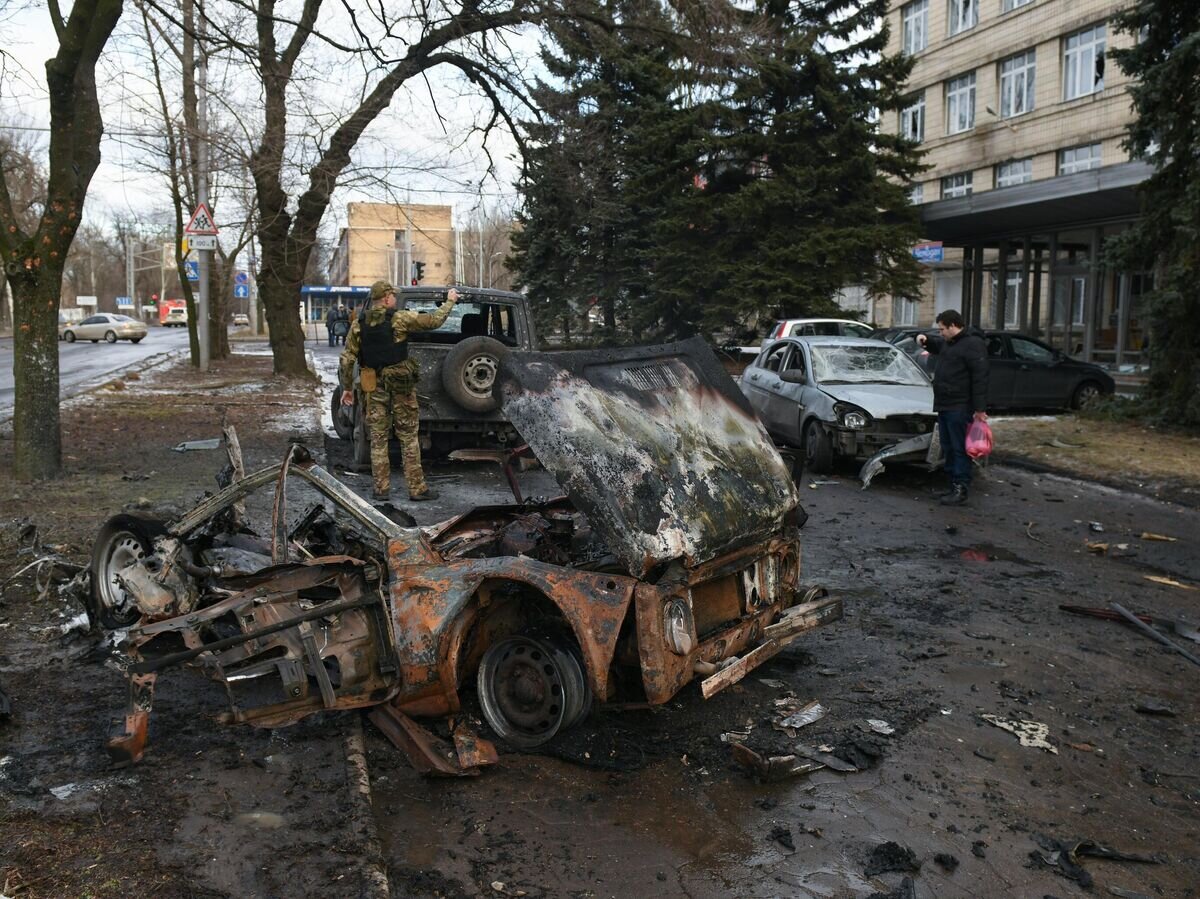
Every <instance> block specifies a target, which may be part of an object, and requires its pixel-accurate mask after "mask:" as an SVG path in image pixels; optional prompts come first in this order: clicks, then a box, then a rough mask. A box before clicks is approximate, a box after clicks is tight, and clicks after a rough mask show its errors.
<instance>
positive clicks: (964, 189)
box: [942, 172, 973, 200]
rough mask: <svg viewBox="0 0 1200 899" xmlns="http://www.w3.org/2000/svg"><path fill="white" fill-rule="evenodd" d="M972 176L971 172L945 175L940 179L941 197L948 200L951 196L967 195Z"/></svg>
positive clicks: (969, 191) (969, 190)
mask: <svg viewBox="0 0 1200 899" xmlns="http://www.w3.org/2000/svg"><path fill="white" fill-rule="evenodd" d="M972 178H973V173H972V172H963V173H962V174H959V175H947V176H946V177H945V178H943V179H942V199H943V200H949V199H951V198H953V197H965V196H969V195H970V193H971V181H972Z"/></svg>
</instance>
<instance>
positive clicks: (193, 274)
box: [183, 259, 200, 281]
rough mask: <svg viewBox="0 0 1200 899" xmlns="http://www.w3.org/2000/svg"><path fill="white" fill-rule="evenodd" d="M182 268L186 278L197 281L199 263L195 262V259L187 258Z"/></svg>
mask: <svg viewBox="0 0 1200 899" xmlns="http://www.w3.org/2000/svg"><path fill="white" fill-rule="evenodd" d="M183 270H184V271H185V272H187V279H188V280H189V281H199V280H200V263H199V262H197V261H196V260H194V259H189V260H187V261H186V262H184V263H183Z"/></svg>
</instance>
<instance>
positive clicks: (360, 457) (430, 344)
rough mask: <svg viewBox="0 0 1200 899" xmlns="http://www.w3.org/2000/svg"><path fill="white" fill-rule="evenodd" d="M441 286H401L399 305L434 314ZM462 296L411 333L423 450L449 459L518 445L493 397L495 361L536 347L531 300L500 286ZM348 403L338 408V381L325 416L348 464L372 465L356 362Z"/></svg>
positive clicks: (497, 363)
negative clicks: (440, 319) (349, 453)
mask: <svg viewBox="0 0 1200 899" xmlns="http://www.w3.org/2000/svg"><path fill="white" fill-rule="evenodd" d="M447 289H448V288H445V287H425V286H421V287H405V288H401V289H400V290H398V291H397V308H400V306H401V303H403V307H404V308H406V309H409V310H412V311H416V312H432V311H433V310H434V309H436V308H437V307H438V306H439V305H441V303H442V301H443V300H444V299H445V296H446V290H447ZM459 293H461V294H462V298H461V299H460V300H459V301H458V304H457V305H456V306H455V307H454V310H453V311H452V312H451V313H450V315H449V317H448V318H447V319H446V321H445V322H444V323H443V324H442V326H441V327H440V328H438V329H437V330H435V331H423V332H419V333H416V334H411V335H410V336H409V353H410V354H411V356H412V357H413V358H415V359H416V360H417V361H418V362H419V363H420V366H421V381H420V384H418V386H417V399H418V402H419V403H420V407H421V427H420V440H421V450H422V452H423V453H431V454H432V455H434V456H439V457H441V456H447V455H449V454H450V453H451V452H453V451H454V450H456V449H463V448H467V447H479V446H489V447H497V446H498V447H505V446H508V445H515V444H519V443H520V442H521V440H520V437H519V435H518V434H517V430H516V428H514V427H513V425H512V424H511V423H510V422H509V420H508V418H507V416H505V414H504V412H503V411H502V410H501V409H500V403H499V401H498V400H497V399H496V398H495V397H494V396H493V395H492V385H493V384H494V383H495V380H496V372H497V371H498V370H499V368H500V361H501V360H502V359H503V358H504V357H505V355H506V354H507V353H508V352H509V351H510V350H513V349H520V350H532V349H535V348H536V345H537V338H536V335H535V333H534V327H533V319H532V316H530V314H529V304H528V301H527V300H526V299H525V297H523V296H521V295H520V294H516V293H510V292H508V291H504V290H471V291H464V290H462V289H460V290H459ZM354 374H355V377H354V385H353V386H354V404H353V405H351V406H344V405H342V400H341V395H342V387H343V385H340V384H339V385H338V386H337V387H336V388H334V391H333V395H332V396H331V397H330V414H331V416H332V418H333V426H334V430H335V431H337V435H338V437H340V438H341V439H343V440H347V441H349V442H350V444H351V446H352V449H353V456H354V459H353V464H354V466H355V467H356V468H359V469H361V470H365V469H367V468H369V467H370V464H371V446H370V435H369V434H368V433H367V423H366V415H365V414H364V410H365V406H364V404H363V397H362V391H361V389H360V388H359V386H358V368H357V366H356V367H355V372H354Z"/></svg>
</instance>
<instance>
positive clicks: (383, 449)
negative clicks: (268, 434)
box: [338, 281, 458, 501]
mask: <svg viewBox="0 0 1200 899" xmlns="http://www.w3.org/2000/svg"><path fill="white" fill-rule="evenodd" d="M457 302H458V291H457V290H455V289H454V288H453V287H452V288H450V290H449V291H448V292H447V293H446V302H444V303H442V305H441V306H439V307H438V309H437V311H435V312H410V311H408V310H407V309H397V308H396V291H395V289H394V288H393V287H392V285H391V284H389V283H387V282H386V281H376V282H375V283H374V284H372V285H371V302H370V305H368V306H367V307H366V308H365V309H364V310H363V311H362V312H361V313H359V315H358V317H357V318H356V319H355V320H354V322H353V323H352V324H351V325H350V334H349V336H348V337H347V338H346V349H345V350H343V351H342V356H341V364H340V365H339V368H338V373H339V376H340V378H341V383H342V385H343V393H342V403H343V404H344V405H347V406H349V405H352V404H353V403H354V393H353V390H348V389H345V385H347V384H350V385H353V383H354V363H355V362H358V363H359V368H360V371H361V372H362V374H361V375H360V382H361V386H362V387H363V396H364V397H365V399H366V405H367V427H368V429H369V430H370V432H371V475H372V477H373V478H374V480H375V492H374V496H375V499H387V498H388V495H389V493H390V491H391V466H390V464H389V461H388V438H389V436H390V432H391V430H392V428H393V427H394V428H395V430H396V437H397V438H398V439H399V441H400V447H401V449H402V450H403V452H404V480H405V482H406V484H407V486H408V497H409V499H412V500H417V501H421V500H429V499H437V492H436V491H434V490H431V489H430V488H429V485H427V484H426V483H425V473H424V472H423V471H422V470H421V444H420V443H419V442H418V440H417V423H418V414H419V409H418V406H417V381H418V380H419V379H420V370H419V368H418V366H417V360H416V359H410V358H409V356H408V335H409V334H410V333H412V332H414V331H432V330H433V329H434V328H438V327H440V326H441V324H442V323H443V322H444V321H445V320H446V316H447V315H449V314H450V310H451V309H453V308H454V304H455V303H457ZM372 380H374V382H375V383H374V384H373V385H372V384H371V383H370V382H371V381H372Z"/></svg>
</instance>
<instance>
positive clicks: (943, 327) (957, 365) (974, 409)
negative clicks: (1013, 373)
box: [917, 309, 988, 506]
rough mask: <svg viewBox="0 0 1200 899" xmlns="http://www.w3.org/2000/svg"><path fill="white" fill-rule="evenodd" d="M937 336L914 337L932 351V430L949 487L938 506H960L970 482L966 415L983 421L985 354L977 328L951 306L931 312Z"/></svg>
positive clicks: (986, 370) (985, 372)
mask: <svg viewBox="0 0 1200 899" xmlns="http://www.w3.org/2000/svg"><path fill="white" fill-rule="evenodd" d="M937 326H938V332H939V333H940V334H941V336H940V337H931V338H928V339H926V337H925V335H924V334H918V335H917V343H919V344H920V345H921V346H923V347H924V348H925V349H927V350H929V352H930V353H931V354H932V355H935V356H937V357H938V364H937V374H936V376H935V377H934V379H933V411H934V412H936V413H937V416H938V436H939V438H940V439H941V442H942V454H943V456H944V457H945V460H946V474H947V475H949V477H950V489H949V490H947V491H946V492H945V493H943V494H942V495H941V502H942V505H943V506H961V505H962V504H963V503H965V502H966V501H967V491H968V488H969V487H970V486H971V469H972V463H971V457H970V456H968V455H967V428H968V427H970V425H971V421H972V419H974V420H975V421H987V396H988V354H987V343H986V342H985V341H984V337H983V332H982V331H980V330H979V329H978V328H971V330H970V331H967V330H966V326H965V324H964V322H963V317H962V316H961V315H960V314H959V313H958V310H956V309H947V310H946V311H945V312H942V313H941V314H939V315H938V317H937Z"/></svg>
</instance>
